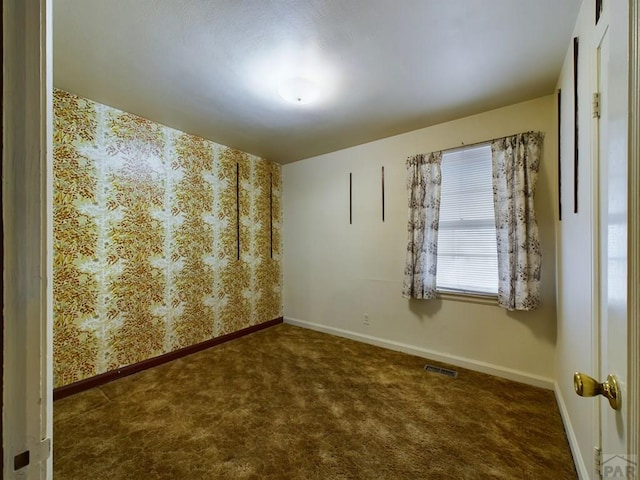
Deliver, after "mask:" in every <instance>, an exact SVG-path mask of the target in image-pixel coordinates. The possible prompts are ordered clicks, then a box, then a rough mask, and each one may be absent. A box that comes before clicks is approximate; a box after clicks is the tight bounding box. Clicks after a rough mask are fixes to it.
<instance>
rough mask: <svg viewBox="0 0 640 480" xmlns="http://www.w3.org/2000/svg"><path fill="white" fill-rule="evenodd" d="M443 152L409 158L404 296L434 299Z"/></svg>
mask: <svg viewBox="0 0 640 480" xmlns="http://www.w3.org/2000/svg"><path fill="white" fill-rule="evenodd" d="M441 161H442V152H434V153H429V154H426V155H425V154H421V155H415V156H413V157H409V158H408V159H407V191H408V201H409V221H408V226H407V230H408V236H409V240H408V243H407V260H406V265H405V269H404V285H403V288H402V296H403V297H405V298H423V299H429V298H435V296H436V264H437V260H438V222H439V212H440V184H441V176H440V175H441V174H440V163H441Z"/></svg>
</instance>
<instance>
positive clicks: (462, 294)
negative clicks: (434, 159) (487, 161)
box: [436, 142, 498, 303]
mask: <svg viewBox="0 0 640 480" xmlns="http://www.w3.org/2000/svg"><path fill="white" fill-rule="evenodd" d="M486 148H490V143H489V142H484V143H480V144H475V145H473V146H469V147H462V148H456V149H450V150H445V151H443V155H442V164H441V168H442V182H443V187H444V188H443V190H442V192H441V199H440V222H441V224H440V226H439V232H438V255H439V260H438V274H440V273H441V272H442V270H441V268H442V265H443V261H442V257H440V255H441V253H442V250H441V241H442V238H443V232H446V231H447V227H444V228H443V223H442V222H443V213H444V218H445V220H444V221H445V222H447V223H448V225H449V226H452V225H453V226H454V227H455V223H454V221H452V220H451V213H449V214H447V211H446V207H445V211H444V212H443V194H444V195H446V187H445V182H446V176H447V172H446V170H447V168H446V163H445V162H446V161H447V157H449V158H450V159H451V157H450V156H451V155H456V156H457V157H458V158H456V159H455V161H458V162H460V161H462V160H465V161H466V160H467V159H461V158H459V156H460V155H461V154H462V155H464V154H465V152H469V154H471V153H472V152H473V151H474V150H478V149H486ZM454 158H455V157H454ZM471 160H472V159H471V158H470V159H469V161H471ZM491 175H492V173H491V172H488V184H487V185H486V188H485V191H484V192H483V194H484V197H483V198H484V201H485V202H486V201H490V202H491V206H490V208H491V212H492V213H493V198H492V196H491V193H490V192H491V191H492V188H493V187H492V183H491ZM492 218H493V217H492ZM486 222H487V219H481V220H475V219H467V220H461V222H460V226H464V225H466V226H469V225H471V226H472V227H473V225H476V226H477V225H483V224H485V225H484V226H485V228H486ZM493 227H494V230H493V232H492V233H493V237H492V238H495V219H494V220H493ZM494 248H495V245H494ZM495 252H496V257H495V267H493V266H492V267H491V268H494V271H495V291H486V290H483V289H482V287H479V288H478V290H475V289H473V287H471V288H469V285H467V286H466V288H455V287H452V286H451V284H447V283H446V282H443V281H442V279H441V278H440V277H439V278H438V283H439V284H438V285H437V286H436V289H437V291H438V294H439V296H441V297H444V298H463V299H473V300H487V301H488V302H490V303H495V301H496V299H497V296H498V292H497V288H498V269H497V248H496V249H495ZM442 283H444V285H442Z"/></svg>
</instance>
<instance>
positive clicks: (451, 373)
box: [424, 363, 458, 378]
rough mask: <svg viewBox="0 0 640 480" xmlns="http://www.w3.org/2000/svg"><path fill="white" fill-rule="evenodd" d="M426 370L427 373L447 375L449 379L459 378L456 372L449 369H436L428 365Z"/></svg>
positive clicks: (425, 367)
mask: <svg viewBox="0 0 640 480" xmlns="http://www.w3.org/2000/svg"><path fill="white" fill-rule="evenodd" d="M424 369H425V370H426V371H427V372H433V373H439V374H440V375H446V376H447V377H451V378H456V377H457V376H458V372H456V371H455V370H451V369H449V368H442V367H436V366H435V365H429V364H428V363H427V364H426V365H425V366H424Z"/></svg>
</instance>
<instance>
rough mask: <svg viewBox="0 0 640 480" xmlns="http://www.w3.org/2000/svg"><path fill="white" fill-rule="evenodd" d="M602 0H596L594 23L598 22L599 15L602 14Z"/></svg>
mask: <svg viewBox="0 0 640 480" xmlns="http://www.w3.org/2000/svg"><path fill="white" fill-rule="evenodd" d="M602 7H603V5H602V0H596V25H597V24H598V20H600V15H601V14H602Z"/></svg>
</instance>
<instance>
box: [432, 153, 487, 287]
mask: <svg viewBox="0 0 640 480" xmlns="http://www.w3.org/2000/svg"><path fill="white" fill-rule="evenodd" d="M436 284H437V288H438V290H441V291H454V292H471V293H484V294H497V293H498V254H497V248H496V228H495V217H494V210H493V187H492V172H491V146H490V145H488V144H486V145H480V146H474V147H470V148H465V149H462V150H451V151H449V152H443V154H442V189H441V197H440V223H439V231H438V269H437V278H436Z"/></svg>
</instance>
